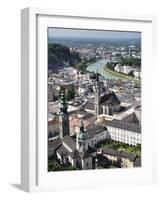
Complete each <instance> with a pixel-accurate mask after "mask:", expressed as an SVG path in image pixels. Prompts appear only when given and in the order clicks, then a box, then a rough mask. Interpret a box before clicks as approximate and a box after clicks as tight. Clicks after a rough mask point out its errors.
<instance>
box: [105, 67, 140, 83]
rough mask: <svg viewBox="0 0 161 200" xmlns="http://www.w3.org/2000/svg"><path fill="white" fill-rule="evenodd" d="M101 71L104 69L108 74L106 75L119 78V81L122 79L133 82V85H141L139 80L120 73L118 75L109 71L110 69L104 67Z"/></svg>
mask: <svg viewBox="0 0 161 200" xmlns="http://www.w3.org/2000/svg"><path fill="white" fill-rule="evenodd" d="M103 69H104V70H105V71H106V72H108V73H111V74H113V75H115V76H118V77H120V79H121V78H123V79H126V80H130V81H132V80H133V81H134V82H135V83H139V84H140V83H141V80H139V79H135V78H134V77H132V76H128V75H125V74H121V73H119V72H116V71H113V70H110V69H108V68H107V67H106V66H104V67H103Z"/></svg>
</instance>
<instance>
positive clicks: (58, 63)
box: [48, 43, 81, 72]
mask: <svg viewBox="0 0 161 200" xmlns="http://www.w3.org/2000/svg"><path fill="white" fill-rule="evenodd" d="M80 61H81V58H80V56H79V54H78V53H77V52H71V51H70V49H69V48H68V47H66V46H64V45H60V44H56V43H52V44H51V43H49V44H48V69H50V70H52V71H53V72H57V71H58V70H59V69H62V68H64V67H67V66H73V65H74V64H76V63H78V62H80Z"/></svg>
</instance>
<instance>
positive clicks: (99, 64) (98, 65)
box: [87, 59, 125, 80]
mask: <svg viewBox="0 0 161 200" xmlns="http://www.w3.org/2000/svg"><path fill="white" fill-rule="evenodd" d="M107 62H109V59H101V60H97V61H96V62H94V63H90V64H89V65H88V67H87V70H88V71H89V72H95V73H96V72H97V70H98V73H100V74H101V75H102V76H104V77H105V78H106V79H115V80H119V79H122V80H125V79H124V78H122V77H119V76H117V75H115V74H113V73H110V72H107V71H105V70H104V66H105V65H106V64H107Z"/></svg>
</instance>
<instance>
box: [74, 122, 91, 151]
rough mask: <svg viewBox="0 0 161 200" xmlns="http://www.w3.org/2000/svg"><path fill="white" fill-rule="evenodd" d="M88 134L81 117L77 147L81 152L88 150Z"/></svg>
mask: <svg viewBox="0 0 161 200" xmlns="http://www.w3.org/2000/svg"><path fill="white" fill-rule="evenodd" d="M87 140H88V135H87V133H86V131H85V130H84V124H83V119H81V124H80V132H79V133H78V134H77V138H76V148H77V150H78V151H79V152H85V151H87V150H88V141H87Z"/></svg>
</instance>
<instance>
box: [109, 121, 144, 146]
mask: <svg viewBox="0 0 161 200" xmlns="http://www.w3.org/2000/svg"><path fill="white" fill-rule="evenodd" d="M106 127H107V129H108V133H109V135H110V137H111V139H112V140H114V141H118V142H122V143H125V144H129V145H134V146H136V145H137V144H141V126H140V125H138V124H132V123H129V122H125V121H120V120H116V119H114V120H112V121H108V122H106Z"/></svg>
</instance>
